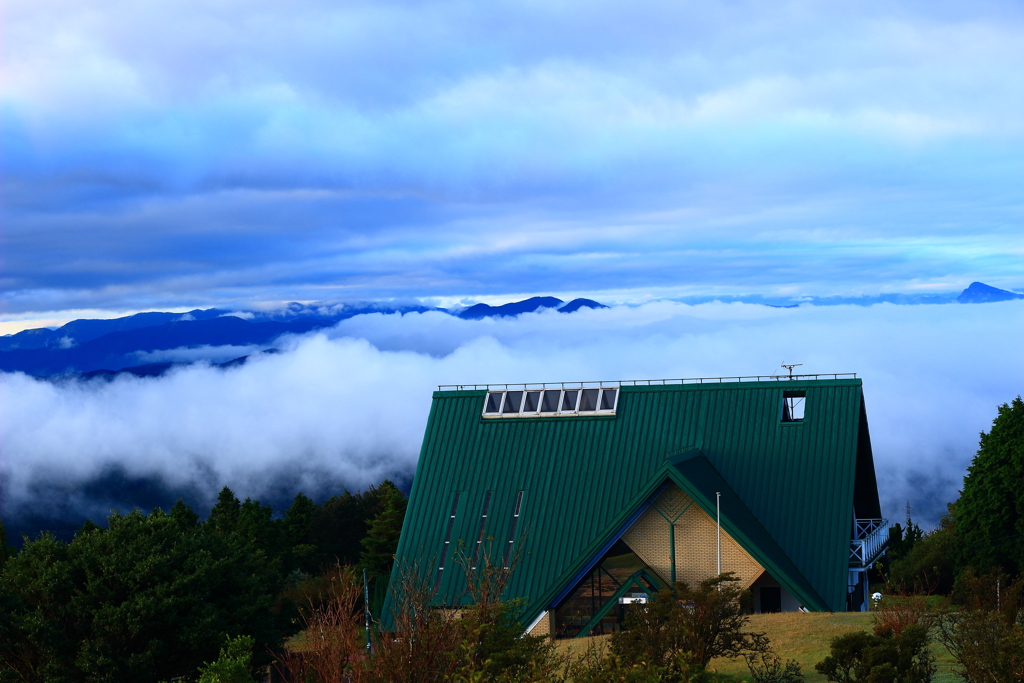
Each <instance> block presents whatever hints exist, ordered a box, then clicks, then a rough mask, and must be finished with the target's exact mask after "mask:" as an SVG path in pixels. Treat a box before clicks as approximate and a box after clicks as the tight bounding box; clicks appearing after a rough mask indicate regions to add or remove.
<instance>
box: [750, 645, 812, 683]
mask: <svg viewBox="0 0 1024 683" xmlns="http://www.w3.org/2000/svg"><path fill="white" fill-rule="evenodd" d="M751 649H752V652H745V653H743V658H744V659H745V660H746V661H747V669H749V670H750V677H751V678H753V679H754V683H798V682H799V681H803V680H804V673H803V671H802V670H801V669H800V664H799V663H798V662H796V661H793V660H789V661H787V662H785V663H783V661H782V658H781V657H779V655H777V654H775V652H774V651H773V650H772V648H771V643H769V642H768V638H767V637H765V636H764V635H763V634H760V633H759V634H756V635H755V636H754V638H753V643H752V648H751Z"/></svg>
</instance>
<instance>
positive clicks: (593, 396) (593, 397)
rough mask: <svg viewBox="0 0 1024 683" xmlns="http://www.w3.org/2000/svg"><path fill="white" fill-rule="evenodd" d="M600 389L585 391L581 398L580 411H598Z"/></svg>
mask: <svg viewBox="0 0 1024 683" xmlns="http://www.w3.org/2000/svg"><path fill="white" fill-rule="evenodd" d="M600 391H601V390H600V389H584V390H583V396H582V397H581V398H580V410H581V411H582V410H588V411H589V410H597V395H598V393H600Z"/></svg>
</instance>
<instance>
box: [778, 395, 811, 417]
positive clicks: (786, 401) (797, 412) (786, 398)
mask: <svg viewBox="0 0 1024 683" xmlns="http://www.w3.org/2000/svg"><path fill="white" fill-rule="evenodd" d="M806 396H807V392H806V391H784V392H782V421H783V422H803V421H804V407H805V405H806Z"/></svg>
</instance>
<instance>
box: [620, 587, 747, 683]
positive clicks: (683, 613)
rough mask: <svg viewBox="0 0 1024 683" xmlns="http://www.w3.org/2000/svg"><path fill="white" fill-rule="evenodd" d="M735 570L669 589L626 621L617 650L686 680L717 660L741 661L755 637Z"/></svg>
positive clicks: (627, 659)
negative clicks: (747, 629) (747, 628)
mask: <svg viewBox="0 0 1024 683" xmlns="http://www.w3.org/2000/svg"><path fill="white" fill-rule="evenodd" d="M737 583H738V579H736V578H735V577H734V576H733V575H732V572H726V573H724V574H721V575H719V576H716V577H713V578H710V579H707V580H705V581H702V582H701V583H700V585H699V586H698V587H697V588H695V589H692V588H690V587H689V586H688V585H687V584H686V583H684V582H681V581H680V582H678V583H676V590H675V591H670V590H663V591H660V592H659V593H657V594H656V595H655V596H654V597H653V599H652V600H651V601H650V602H649V603H647V604H646V605H643V606H636V607H634V609H633V610H632V611H631V612H630V614H629V615H628V616H627V617H626V623H625V629H624V630H623V631H621V632H619V633H616V634H615V635H614V636H612V652H614V653H615V654H616V655H617V656H619V657H620V658H622V660H623V661H625V662H626V663H628V664H641V663H642V664H647V665H654V666H657V667H662V668H665V669H666V670H668V671H669V672H671V675H673V676H677V677H682V676H686V675H690V674H692V673H693V672H696V671H703V670H704V669H706V668H707V665H708V663H709V662H710V661H711V660H712V659H714V658H715V657H737V656H739V655H740V654H742V653H743V652H744V651H748V650H750V649H751V648H752V647H753V646H754V642H755V641H754V637H755V634H753V633H747V632H744V631H743V628H744V627H745V626H746V624H747V617H746V616H745V615H744V614H743V612H742V608H741V605H740V600H739V598H740V595H741V594H742V592H743V591H742V590H741V589H739V588H738V587H737V586H736V584H737Z"/></svg>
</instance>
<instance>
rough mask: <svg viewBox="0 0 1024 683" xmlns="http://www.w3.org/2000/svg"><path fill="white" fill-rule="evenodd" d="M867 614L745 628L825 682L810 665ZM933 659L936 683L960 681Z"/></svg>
mask: <svg viewBox="0 0 1024 683" xmlns="http://www.w3.org/2000/svg"><path fill="white" fill-rule="evenodd" d="M871 626H872V621H871V614H869V613H866V612H839V613H835V614H828V613H811V614H801V613H794V612H785V613H781V614H755V615H752V616H751V617H750V622H749V629H750V630H751V631H763V632H764V633H766V634H768V638H769V639H771V641H772V646H773V647H774V649H775V651H776V652H777V653H778V654H779V655H780V656H781V657H782V658H783V659H784V660H789V659H795V660H796V661H797V662H799V663H800V667H801V668H802V669H803V672H804V676H805V677H806V679H807V680H808V681H814V682H817V681H825V680H826V679H825V677H824V676H821V675H819V674H818V673H817V672H816V671H815V670H814V665H815V664H817V663H818V662H820V661H821V660H822V659H824V658H825V657H826V656H827V655H828V651H829V643H830V642H831V640H832V639H833V638H835V637H836V636H839V635H842V634H844V633H849V632H851V631H870V630H871ZM608 638H609V636H597V637H595V638H594V639H593V640H592V642H595V643H600V644H602V645H604V644H606V642H607V640H608ZM589 640H591V639H587V638H583V639H580V640H562V641H558V647H559V649H562V648H571V649H574V650H575V649H577V648H580V647H586V644H587V641H589ZM932 647H933V651H934V652H935V656H936V666H937V669H938V671H937V673H936V676H935V681H936V683H955V682H958V681H960V679H959V677H957V676H956V675H954V674H953V671H952V667H953V664H954V662H953V659H952V658H951V657H950V655H949V653H948V652H947V651H946V649H945V648H944V647H942V646H941V645H939V644H938V643H935V644H933V645H932ZM708 668H709V669H712V670H715V671H717V672H719V673H727V674H734V675H740V676H744V677H748V678H749V676H750V672H749V671H748V670H747V665H746V662H744V661H743V659H742V658H740V659H734V660H729V659H716V660H714V661H713V662H711V665H710V666H709V667H708Z"/></svg>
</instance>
